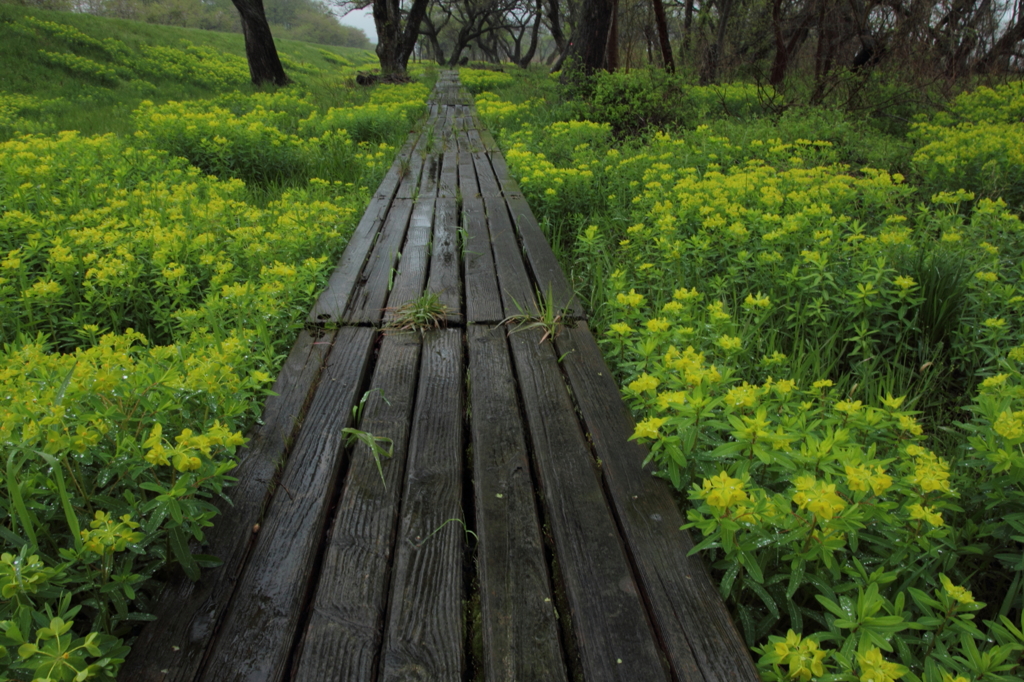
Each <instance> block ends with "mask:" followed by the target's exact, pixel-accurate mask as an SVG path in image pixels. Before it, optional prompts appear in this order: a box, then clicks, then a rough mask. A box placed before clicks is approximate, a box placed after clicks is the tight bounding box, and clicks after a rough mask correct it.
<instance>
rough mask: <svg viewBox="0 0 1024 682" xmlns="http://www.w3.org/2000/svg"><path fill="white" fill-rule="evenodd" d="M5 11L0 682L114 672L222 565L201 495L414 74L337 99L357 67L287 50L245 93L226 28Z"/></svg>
mask: <svg viewBox="0 0 1024 682" xmlns="http://www.w3.org/2000/svg"><path fill="white" fill-rule="evenodd" d="M0 17H3V21H5V22H6V23H5V24H4V28H3V31H4V35H5V37H6V36H8V35H13V36H15V42H17V41H21V42H19V43H18V44H19V45H20V46H21V47H20V48H12V49H14V51H15V52H17V55H18V56H16V57H15V56H12V55H11V54H7V53H5V54H6V56H5V57H4V58H5V59H7V60H8V61H7V62H6V63H5V66H6V67H9V68H6V69H5V76H10V80H4V81H2V86H3V88H4V90H3V91H2V92H0V131H2V132H3V137H4V138H7V139H6V141H0V309H2V310H3V312H4V314H3V316H2V319H0V344H2V348H3V350H2V351H0V442H2V443H3V444H4V448H3V453H4V458H3V461H0V537H2V538H3V546H4V551H3V552H2V556H0V590H2V593H3V599H2V600H0V680H4V679H11V680H21V679H37V678H38V679H53V680H71V679H76V680H85V679H114V678H115V677H116V674H117V670H118V667H119V664H120V662H121V661H122V660H123V658H124V656H125V655H126V653H127V651H128V649H127V648H126V646H125V643H128V644H130V643H131V640H132V637H133V634H134V632H135V631H136V628H137V627H138V626H139V625H140V624H141V623H143V622H145V621H147V620H149V619H150V618H151V616H149V615H148V614H149V612H150V611H151V606H152V605H153V603H154V600H155V599H156V598H157V597H158V595H159V591H160V587H161V584H162V582H161V581H162V580H164V579H166V578H168V577H169V576H171V575H174V574H175V573H176V572H179V571H183V572H184V573H185V575H187V576H188V577H189V578H192V579H197V578H198V577H199V575H200V571H201V570H202V569H203V568H206V567H210V566H215V565H217V563H218V561H219V560H218V558H217V557H216V554H217V552H218V548H216V547H205V548H202V549H199V550H198V551H197V549H196V548H198V547H202V544H203V542H204V540H205V538H206V531H207V529H208V528H209V527H210V525H211V524H212V523H213V522H214V520H215V517H216V515H217V507H216V506H215V505H214V502H215V501H217V500H218V499H219V498H221V497H223V496H225V495H228V494H229V492H230V485H231V483H232V482H233V479H232V477H231V472H232V469H233V468H234V466H235V464H236V462H237V458H238V456H239V454H240V451H239V448H240V447H241V446H242V445H244V443H245V436H244V434H245V433H246V431H247V430H248V428H249V427H250V426H251V425H252V424H253V423H254V421H255V420H256V418H257V417H258V415H259V413H260V410H261V407H262V404H263V402H264V400H265V399H266V397H267V395H268V393H269V388H270V386H271V385H272V383H273V380H274V376H275V375H276V374H277V373H278V371H279V369H280V367H281V364H282V362H283V360H284V358H285V357H286V354H287V353H288V350H289V348H290V346H291V344H292V342H293V341H294V339H295V337H296V335H297V333H298V330H299V329H300V328H301V326H302V324H303V321H304V319H305V315H306V313H307V311H308V310H309V308H310V306H311V305H312V303H313V301H314V300H315V298H316V296H317V295H318V292H319V291H320V290H321V289H322V287H323V286H324V284H325V283H326V281H327V277H328V276H329V274H330V271H331V268H332V267H333V264H334V263H335V262H336V260H337V258H338V257H339V255H340V253H341V252H342V250H343V249H344V247H345V244H346V242H347V239H348V236H349V234H350V232H351V230H352V229H353V227H354V226H355V224H356V223H357V222H358V220H359V217H360V216H361V214H362V211H363V210H364V208H365V205H366V202H367V200H368V198H369V196H370V193H371V191H372V189H373V188H375V187H376V186H377V184H378V183H379V182H380V180H381V178H382V176H383V174H384V172H385V171H386V169H387V168H388V167H389V166H390V164H391V162H392V160H393V157H394V153H395V150H396V148H397V146H399V145H400V144H401V143H402V141H403V140H404V139H405V136H406V135H407V134H408V132H409V130H410V129H411V128H412V127H413V125H414V124H415V123H416V122H417V121H418V120H419V119H420V118H421V117H422V114H423V111H424V110H425V98H426V96H427V94H428V92H429V88H430V82H431V80H432V78H433V75H432V74H430V73H420V74H419V75H420V77H421V80H420V81H418V82H414V83H410V84H405V85H398V86H394V85H382V86H376V87H373V88H356V87H355V86H354V85H352V84H351V78H350V76H351V69H352V68H353V67H352V66H351V65H346V66H345V67H344V68H342V67H341V65H338V64H332V65H331V67H330V69H331V70H330V71H328V70H327V69H326V68H325V67H324V66H323V65H324V64H325V63H327V64H329V63H330V60H329V59H328V56H329V55H334V54H346V55H348V56H349V57H351V58H352V60H353V63H355V61H356V60H357V59H361V57H362V56H363V55H364V53H353V52H352V51H345V50H335V51H331V52H330V53H329V55H328V56H325V54H324V53H325V52H326V51H325V50H324V49H323V48H320V47H312V46H299V45H298V44H295V45H294V46H290V45H289V44H288V43H285V45H284V48H283V51H284V57H285V66H286V69H288V71H289V73H290V75H291V76H292V78H294V79H295V81H296V83H295V84H294V85H292V86H289V87H287V88H281V89H276V90H273V91H266V92H260V91H256V90H254V89H253V88H252V87H251V86H249V85H248V84H247V80H248V70H247V67H246V65H245V61H244V59H242V58H241V57H240V56H239V55H240V54H241V37H239V36H227V35H225V36H215V35H213V34H210V40H209V41H206V42H203V41H202V40H201V38H202V37H203V36H204V35H205V34H202V33H200V32H192V33H188V34H187V37H189V40H190V41H191V42H189V43H183V42H181V41H180V39H181V37H182V36H186V33H185V32H183V31H180V30H176V29H170V28H167V27H160V28H159V29H157V28H156V27H153V26H148V25H144V24H132V23H131V22H120V21H115V20H109V19H98V18H95V17H86V16H81V15H72V14H66V15H65V14H56V13H50V14H47V13H40V12H28V11H22V10H14V9H12V8H10V7H9V6H4V5H0ZM12 26H17V28H14V29H13V30H11V31H8V29H11V28H12ZM157 31H159V32H160V33H161V35H162V38H161V39H160V40H155V39H154V40H150V38H151V37H152V36H154V35H156V33H155V32H157ZM26 41H28V42H26ZM10 47H11V43H9V42H7V41H5V42H3V43H2V44H0V52H3V51H5V50H7V49H8V48H10ZM29 47H31V49H29ZM222 47H224V48H226V50H225V49H221V48H222ZM293 47H294V48H295V51H292V52H289V50H290V49H292V48H293ZM19 50H22V51H19ZM38 50H46V51H47V52H49V53H52V55H59V56H57V57H54V56H52V55H48V56H44V57H40V56H37V52H38ZM38 54H42V53H38ZM300 59H303V60H305V59H309V60H311V61H308V62H307V61H302V62H300V61H299V60H300ZM331 59H333V57H331ZM339 59H340V57H339ZM12 60H13V61H12ZM313 60H319V61H313ZM33 79H34V80H36V81H37V82H38V87H37V88H35V89H34V88H32V87H29V82H30V81H31V80H33ZM12 82H13V83H14V84H15V85H11V83H12ZM55 83H57V84H59V87H57V86H55V85H54V84H55ZM18 84H20V85H18ZM65 89H66V90H67V92H66V93H65ZM92 104H96V105H97V112H98V113H96V116H97V118H95V119H90V120H89V121H85V120H84V119H83V123H85V125H83V126H82V128H83V130H81V131H75V130H71V131H61V129H63V128H65V127H68V126H73V125H74V124H75V121H76V119H75V117H74V116H73V115H70V114H69V113H68V112H70V111H72V110H73V109H75V108H87V107H88V106H91V105H92ZM108 105H109V107H115V108H117V111H118V112H119V113H117V115H112V114H111V111H113V109H111V108H108V109H104V107H105V106H108Z"/></svg>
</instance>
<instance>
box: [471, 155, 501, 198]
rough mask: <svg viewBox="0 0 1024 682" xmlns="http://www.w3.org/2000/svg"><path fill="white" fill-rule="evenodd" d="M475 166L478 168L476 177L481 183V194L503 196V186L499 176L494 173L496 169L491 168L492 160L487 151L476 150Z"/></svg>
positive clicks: (474, 156)
mask: <svg viewBox="0 0 1024 682" xmlns="http://www.w3.org/2000/svg"><path fill="white" fill-rule="evenodd" d="M473 166H474V167H475V168H476V177H477V181H478V182H479V184H480V194H481V196H485V197H497V196H501V186H500V185H499V184H498V178H497V177H496V176H495V174H494V169H493V168H491V161H490V159H489V158H488V156H487V152H482V151H481V152H474V153H473Z"/></svg>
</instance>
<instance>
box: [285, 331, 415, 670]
mask: <svg viewBox="0 0 1024 682" xmlns="http://www.w3.org/2000/svg"><path fill="white" fill-rule="evenodd" d="M378 356H379V358H380V360H379V361H378V363H377V367H376V369H375V370H374V375H373V381H372V382H371V386H370V393H369V397H368V399H367V402H366V406H365V408H364V410H363V417H362V420H361V421H360V423H359V426H358V428H359V429H360V430H363V431H366V432H368V433H371V434H373V435H374V436H378V437H384V438H390V439H391V443H392V455H391V457H388V458H385V459H383V460H382V461H381V466H382V469H383V473H384V478H383V480H382V479H381V475H380V472H379V471H378V470H377V465H376V463H375V461H374V457H373V454H372V453H371V452H370V449H369V448H368V447H367V446H365V445H358V446H356V447H355V448H354V449H353V451H352V464H351V465H350V467H349V471H348V476H347V477H346V479H345V485H344V488H343V489H342V492H341V499H340V501H339V503H338V511H337V513H336V515H335V519H334V524H333V526H332V528H331V532H330V541H329V543H330V544H329V545H328V547H327V552H326V554H325V556H324V561H323V568H322V571H321V573H320V580H319V584H318V586H317V591H316V597H315V599H314V600H313V609H312V615H311V616H310V620H309V625H308V626H307V628H306V632H305V635H304V638H303V641H302V644H301V648H300V650H301V655H300V656H299V658H298V665H297V666H296V670H295V674H294V675H293V676H292V679H293V680H296V681H297V682H298V681H303V682H306V681H308V682H320V681H321V680H327V679H330V680H337V681H338V682H343V681H344V682H363V681H364V680H371V679H373V677H374V674H375V671H376V665H375V661H376V660H377V657H378V655H379V654H380V649H381V644H382V638H383V631H384V615H385V607H386V602H387V585H388V576H389V574H390V564H391V557H392V552H393V549H394V543H395V532H396V530H397V526H398V510H399V504H400V502H401V499H400V497H399V496H400V494H401V492H402V488H403V485H404V474H405V460H406V452H407V448H408V440H409V424H410V422H411V417H412V408H413V398H414V396H415V392H416V381H417V378H418V371H417V370H418V368H419V358H420V341H419V336H418V335H417V334H389V335H387V336H385V337H384V339H383V341H382V342H381V345H380V351H379V353H378Z"/></svg>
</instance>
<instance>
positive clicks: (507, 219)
mask: <svg viewBox="0 0 1024 682" xmlns="http://www.w3.org/2000/svg"><path fill="white" fill-rule="evenodd" d="M538 291H540V292H550V295H551V296H553V297H554V300H555V302H556V304H557V306H558V308H559V309H560V310H564V311H565V312H566V319H567V321H568V324H567V325H566V328H565V329H564V330H563V331H562V332H561V334H559V336H558V337H557V338H556V339H555V341H554V343H553V344H552V343H551V342H550V341H544V342H543V343H542V342H541V337H542V332H541V331H540V330H539V329H529V330H522V331H516V332H513V333H509V332H510V330H511V328H512V326H514V325H511V324H510V323H505V324H503V323H502V321H503V320H505V319H506V318H507V317H508V316H510V315H516V314H520V313H521V312H523V311H532V312H536V311H537V305H538V303H537V298H536V296H535V292H538ZM424 292H435V293H437V294H438V295H439V297H440V299H441V301H442V302H443V303H444V304H445V305H446V306H447V309H448V312H447V326H446V328H444V329H439V330H435V331H428V332H426V333H423V334H419V333H416V332H402V333H397V332H393V331H388V330H386V329H384V327H385V326H386V325H387V323H388V321H389V320H391V319H393V318H394V316H395V311H396V310H397V309H398V308H400V307H401V306H402V305H404V304H405V303H407V302H409V301H412V300H414V299H417V298H418V297H420V296H421V295H422V294H423V293H424ZM274 391H275V392H276V393H277V396H275V397H271V398H270V399H269V400H268V401H267V405H266V409H265V412H264V416H263V419H262V422H261V424H260V425H259V426H258V427H256V429H255V430H254V432H253V433H251V434H250V436H251V440H250V442H249V444H248V446H247V447H246V449H245V451H244V453H243V454H242V456H241V464H240V466H239V467H238V469H237V472H236V475H237V477H238V479H239V481H238V485H237V486H236V487H235V488H233V489H232V499H233V502H234V504H233V505H232V506H228V505H224V508H223V514H222V516H220V517H218V519H217V524H216V526H215V527H214V528H213V529H212V530H211V532H210V533H209V534H208V539H209V547H210V549H209V550H208V551H210V552H213V553H216V554H217V555H218V556H220V557H221V558H223V559H224V564H223V565H222V566H221V567H219V568H217V569H212V570H207V571H205V572H204V573H203V577H202V579H201V580H200V581H199V582H197V583H191V582H189V581H188V580H187V579H185V578H181V579H180V580H179V581H177V582H173V583H172V584H171V585H169V586H168V588H167V589H166V590H165V592H164V594H163V596H162V598H161V601H160V603H159V604H158V607H157V615H158V617H159V618H158V620H157V621H156V622H154V623H152V624H150V625H149V626H147V627H146V629H144V630H143V632H142V634H141V636H140V638H139V639H138V641H137V643H136V644H135V647H134V649H133V651H132V654H131V656H130V658H129V660H128V661H127V663H126V664H125V666H124V667H123V669H122V672H121V675H120V679H121V680H124V681H134V680H181V681H185V680H189V681H192V680H202V681H204V682H229V681H236V680H237V681H242V680H244V681H246V682H256V681H277V680H303V681H307V680H308V681H313V680H317V681H319V680H351V681H353V682H355V681H359V682H374V681H381V682H391V681H406V680H424V681H426V680H438V681H442V682H449V681H450V682H463V681H469V680H487V681H488V682H492V681H493V682H498V681H504V680H531V681H532V680H537V681H549V680H550V681H553V682H555V681H559V680H564V681H565V682H568V681H569V680H574V681H579V680H583V681H585V682H603V681H606V680H607V681H612V680H616V681H621V682H636V681H643V682H651V681H655V680H665V681H666V682H667V681H670V680H675V681H680V682H684V681H689V680H708V681H712V680H714V681H718V682H739V681H746V680H749V681H753V680H757V673H756V671H755V669H754V666H753V663H752V662H751V658H750V655H749V653H748V651H747V648H746V646H745V645H744V644H743V641H742V639H741V637H740V636H739V634H738V632H737V631H736V628H735V627H734V625H733V623H732V622H731V620H730V618H729V615H728V613H727V612H726V610H725V608H724V606H723V604H722V602H721V600H720V599H719V597H718V591H717V589H716V588H715V586H714V585H713V584H712V583H711V582H710V581H709V579H708V576H707V574H706V572H705V570H704V567H703V565H702V563H701V561H700V560H699V559H698V558H696V557H688V556H687V552H688V551H689V550H690V549H691V548H692V546H693V545H692V543H691V541H690V538H689V537H688V535H687V533H686V532H684V531H681V530H680V529H679V528H680V526H681V525H682V524H683V522H684V521H683V518H682V516H681V515H680V512H679V510H678V508H677V506H676V504H675V502H674V501H673V499H672V496H671V494H670V491H669V490H668V488H667V487H666V486H665V485H664V484H663V482H661V481H659V480H658V479H655V478H653V477H652V476H651V475H650V474H649V473H648V472H645V471H644V470H642V468H641V463H642V462H643V459H644V457H645V455H646V451H645V449H644V448H643V447H641V446H639V445H637V444H636V443H633V442H629V441H628V438H629V436H630V435H631V434H632V432H633V421H632V419H631V417H630V415H629V413H628V410H627V409H626V408H625V406H624V405H623V403H622V402H621V400H620V398H619V392H618V388H617V386H616V384H615V382H614V381H613V379H612V376H611V374H610V372H609V371H608V369H607V367H606V366H605V364H604V362H603V360H602V358H601V355H600V353H599V352H598V347H597V344H596V343H595V341H594V337H593V336H592V335H591V332H590V330H589V329H588V327H587V323H586V320H585V317H584V315H583V311H582V310H581V309H580V308H579V306H578V305H577V304H576V302H575V300H574V299H573V295H572V291H571V288H570V287H569V285H568V282H567V281H566V278H565V276H564V274H563V273H562V271H561V269H560V268H559V266H558V263H557V262H556V261H555V258H554V256H553V254H552V252H551V250H550V248H549V247H548V244H547V242H546V241H545V239H544V236H543V234H542V233H541V231H540V229H539V227H538V225H537V221H536V219H535V218H534V216H533V214H532V213H531V211H530V208H529V206H527V204H526V202H525V201H524V199H523V196H522V194H521V193H520V192H519V189H518V187H517V186H516V184H515V182H514V181H512V179H511V178H510V177H509V173H508V170H507V168H506V167H505V162H504V159H503V158H502V156H501V154H500V153H499V151H498V149H497V146H496V145H495V143H494V140H493V139H492V138H491V136H490V135H489V134H488V133H487V131H486V130H484V129H483V127H482V126H481V125H480V123H479V121H478V119H477V118H476V116H475V113H474V110H473V107H472V104H471V100H470V99H469V98H468V97H467V96H466V95H465V94H464V92H463V91H461V90H460V88H459V85H458V80H457V76H456V74H454V73H452V72H445V73H444V74H442V77H441V79H440V81H439V82H438V84H437V87H436V89H435V91H434V94H433V95H432V98H431V102H430V106H429V112H428V116H427V118H426V120H425V122H424V123H423V125H422V126H421V127H420V128H419V129H418V130H417V131H415V132H414V133H412V134H411V135H410V138H409V141H408V143H407V144H406V145H405V147H404V148H403V149H402V150H401V152H400V154H399V156H398V158H397V160H396V161H395V165H394V166H393V167H392V169H391V172H390V173H389V174H388V175H387V177H386V178H385V180H384V181H383V183H382V184H381V186H380V188H379V189H378V190H377V192H376V194H375V195H374V197H373V200H372V201H371V202H370V206H369V208H368V209H367V211H366V214H365V216H364V217H363V219H362V221H361V222H360V223H359V226H358V227H357V228H356V230H355V233H354V234H353V236H352V238H351V241H350V243H349V245H348V247H347V249H346V251H345V253H344V255H343V256H342V258H341V261H340V262H339V264H338V267H337V270H336V271H335V272H334V274H333V275H332V277H331V279H330V282H329V285H328V287H327V289H326V290H325V291H324V292H323V294H322V295H321V296H320V299H319V300H318V301H317V303H316V305H315V306H314V308H313V310H312V311H311V312H310V316H309V325H308V329H307V331H305V332H303V333H302V334H301V336H300V338H299V340H298V342H297V343H296V344H295V347H294V348H293V350H292V352H291V354H290V356H289V357H288V360H287V362H286V363H285V366H284V369H283V370H282V372H281V375H280V376H279V377H278V380H277V383H276V384H275V386H274ZM363 398H365V404H364V405H363V409H362V410H361V412H360V411H358V410H356V411H355V412H354V411H353V407H355V406H357V405H359V404H360V403H361V401H362V400H363ZM349 427H351V428H358V429H360V430H362V431H365V432H368V433H371V434H373V435H374V436H378V437H386V438H389V439H391V442H392V443H393V449H394V452H393V455H392V456H391V457H390V458H387V459H384V460H383V461H382V462H381V470H380V471H378V466H377V463H376V461H375V459H374V457H373V455H372V453H371V451H370V450H369V448H368V447H367V446H365V445H362V444H360V445H356V446H355V447H346V446H345V444H344V437H343V433H342V430H343V429H345V428H349Z"/></svg>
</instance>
